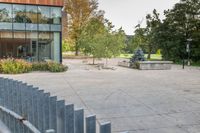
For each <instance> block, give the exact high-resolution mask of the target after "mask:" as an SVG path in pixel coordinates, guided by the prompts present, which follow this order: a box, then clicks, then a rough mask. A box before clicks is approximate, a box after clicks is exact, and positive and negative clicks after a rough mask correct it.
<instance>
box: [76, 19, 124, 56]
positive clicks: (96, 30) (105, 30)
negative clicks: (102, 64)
mask: <svg viewBox="0 0 200 133" xmlns="http://www.w3.org/2000/svg"><path fill="white" fill-rule="evenodd" d="M112 28H113V26H112V24H111V23H110V22H108V21H106V22H105V23H104V22H102V21H100V20H99V19H96V18H93V19H91V21H90V22H89V23H88V24H87V25H86V26H85V27H84V30H83V31H82V33H81V37H80V38H79V43H80V46H81V48H82V49H83V51H84V53H85V54H89V55H93V57H94V58H111V57H115V56H117V55H120V53H121V51H122V49H123V47H124V46H125V39H126V38H125V34H124V31H123V30H122V29H121V28H120V29H119V30H116V31H113V30H112Z"/></svg>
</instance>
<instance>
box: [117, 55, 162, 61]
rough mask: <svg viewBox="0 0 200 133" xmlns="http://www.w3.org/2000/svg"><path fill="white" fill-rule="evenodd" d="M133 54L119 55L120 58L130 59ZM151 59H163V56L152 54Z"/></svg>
mask: <svg viewBox="0 0 200 133" xmlns="http://www.w3.org/2000/svg"><path fill="white" fill-rule="evenodd" d="M132 56H133V54H121V55H120V56H118V57H119V58H125V59H130V58H131V57H132ZM147 56H148V55H147V54H145V58H147ZM150 60H162V56H161V55H158V54H151V59H150Z"/></svg>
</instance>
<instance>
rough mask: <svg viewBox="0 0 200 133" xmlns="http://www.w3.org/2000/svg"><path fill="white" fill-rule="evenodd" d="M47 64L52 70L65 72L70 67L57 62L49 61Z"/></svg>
mask: <svg viewBox="0 0 200 133" xmlns="http://www.w3.org/2000/svg"><path fill="white" fill-rule="evenodd" d="M47 64H48V70H49V71H50V72H64V71H67V69H68V67H67V66H64V65H62V64H59V63H55V62H48V63H47Z"/></svg>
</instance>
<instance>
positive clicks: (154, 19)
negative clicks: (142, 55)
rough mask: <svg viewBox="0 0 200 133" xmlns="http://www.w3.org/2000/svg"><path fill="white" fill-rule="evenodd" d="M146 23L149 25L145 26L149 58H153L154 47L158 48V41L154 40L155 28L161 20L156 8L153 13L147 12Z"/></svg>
mask: <svg viewBox="0 0 200 133" xmlns="http://www.w3.org/2000/svg"><path fill="white" fill-rule="evenodd" d="M146 20H147V22H146V24H147V27H146V28H145V33H146V42H147V43H146V44H147V50H148V56H147V59H150V58H151V53H152V51H153V48H154V49H156V42H155V41H154V32H155V29H156V28H157V27H158V26H159V25H160V23H161V21H160V19H159V13H157V11H156V9H154V10H153V14H152V15H151V14H147V16H146Z"/></svg>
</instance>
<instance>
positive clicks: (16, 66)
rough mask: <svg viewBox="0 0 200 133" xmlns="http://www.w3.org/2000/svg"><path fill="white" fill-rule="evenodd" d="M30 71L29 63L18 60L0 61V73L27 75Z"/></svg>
mask: <svg viewBox="0 0 200 133" xmlns="http://www.w3.org/2000/svg"><path fill="white" fill-rule="evenodd" d="M31 70H32V65H31V63H28V62H26V61H24V60H20V59H2V60H0V73H4V74H18V73H27V72H30V71H31Z"/></svg>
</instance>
